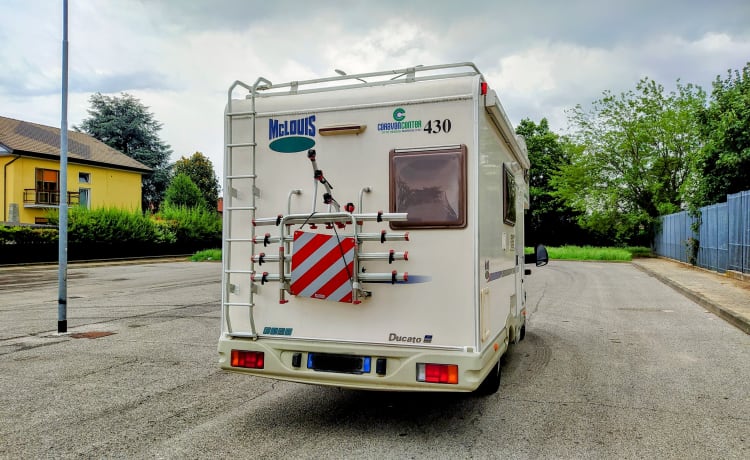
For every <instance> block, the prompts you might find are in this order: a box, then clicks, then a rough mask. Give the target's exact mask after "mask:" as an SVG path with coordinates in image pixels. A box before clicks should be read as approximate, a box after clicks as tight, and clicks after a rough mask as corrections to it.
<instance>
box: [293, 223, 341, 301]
mask: <svg viewBox="0 0 750 460" xmlns="http://www.w3.org/2000/svg"><path fill="white" fill-rule="evenodd" d="M353 261H354V238H341V240H340V241H339V239H338V237H337V236H335V235H325V234H321V233H312V232H302V231H299V230H298V231H295V232H294V246H293V251H292V274H291V286H290V290H291V292H292V294H294V295H297V296H301V297H312V298H315V299H328V300H334V301H338V302H351V301H352V283H351V274H352V271H353V268H354V265H353Z"/></svg>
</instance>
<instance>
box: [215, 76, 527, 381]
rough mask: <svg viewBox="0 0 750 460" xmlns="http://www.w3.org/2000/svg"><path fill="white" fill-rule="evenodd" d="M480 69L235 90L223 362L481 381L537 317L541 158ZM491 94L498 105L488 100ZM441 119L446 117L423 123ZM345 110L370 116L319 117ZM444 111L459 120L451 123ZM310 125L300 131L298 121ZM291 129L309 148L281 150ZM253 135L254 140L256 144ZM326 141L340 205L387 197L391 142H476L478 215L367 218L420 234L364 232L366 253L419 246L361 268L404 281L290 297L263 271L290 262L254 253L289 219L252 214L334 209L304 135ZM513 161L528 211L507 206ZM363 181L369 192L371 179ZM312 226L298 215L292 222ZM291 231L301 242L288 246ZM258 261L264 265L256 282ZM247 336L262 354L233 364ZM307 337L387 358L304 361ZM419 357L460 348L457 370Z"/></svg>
mask: <svg viewBox="0 0 750 460" xmlns="http://www.w3.org/2000/svg"><path fill="white" fill-rule="evenodd" d="M481 82H482V77H481V74H479V73H476V72H475V73H474V74H473V75H464V76H457V75H448V76H447V77H446V78H440V79H433V80H426V81H420V80H419V79H416V81H408V82H407V81H403V80H402V81H401V82H398V83H394V82H391V81H388V82H387V84H382V85H361V86H359V87H356V86H355V87H352V85H349V86H347V87H342V88H338V89H336V88H333V89H331V88H329V89H327V90H320V91H312V92H309V93H301V94H295V93H293V92H292V91H286V92H281V93H280V92H271V91H269V92H268V93H267V94H265V93H263V92H259V93H258V94H257V95H256V97H255V98H254V99H253V98H250V99H245V100H232V101H231V102H230V104H229V107H228V111H231V114H230V115H229V116H228V117H227V119H228V120H230V121H229V122H228V125H227V144H228V145H229V147H228V149H227V160H226V164H225V174H226V175H227V176H228V177H227V178H225V188H224V196H225V198H224V200H225V221H224V224H225V229H224V233H225V244H224V277H223V284H224V296H223V303H224V305H223V314H222V334H221V338H220V342H219V352H220V355H221V365H222V367H223V368H225V369H228V370H233V371H245V372H251V373H253V374H256V375H262V376H268V377H274V378H282V379H287V380H295V381H302V382H310V383H318V384H329V385H339V386H346V387H358V388H370V389H406V390H425V391H429V390H438V391H451V390H456V391H469V390H473V389H475V388H476V387H477V386H478V384H479V383H480V382H481V381H482V378H483V377H484V376H485V375H486V374H487V372H489V369H490V368H491V367H492V365H493V364H494V363H495V362H497V359H499V357H500V356H501V355H502V353H504V352H505V350H506V349H507V345H508V342H509V340H511V339H512V338H513V337H514V335H516V336H517V334H518V333H519V329H520V327H522V326H523V324H524V316H523V315H524V314H525V312H524V311H523V308H524V307H523V304H522V302H523V299H524V297H525V296H524V295H523V292H522V288H523V285H522V283H523V280H522V277H523V262H522V261H523V203H522V197H523V196H524V194H526V195H527V193H528V192H527V191H525V190H524V188H525V187H526V184H525V181H524V174H523V173H524V171H525V170H527V169H528V159H527V158H526V153H525V151H523V150H522V148H521V147H519V145H518V143H517V142H516V140H515V137H514V136H513V129H512V127H511V126H510V124H509V123H508V122H507V118H505V116H504V114H503V113H502V109H500V108H499V105H495V101H494V93H492V92H490V94H489V95H488V96H484V95H482V94H481V92H480V88H481ZM487 102H489V103H491V105H492V106H493V108H494V109H493V110H494V113H493V110H488V109H487V108H486V107H485V105H486V103H487ZM253 106H254V107H255V111H254V112H255V116H253V115H252V113H253ZM397 110H398V112H396V111H397ZM241 114H247V115H241ZM498 114H500V116H498ZM399 118H400V119H401V121H402V124H401V125H400V127H401V128H403V127H406V129H382V128H398V127H399V125H387V124H388V123H396V121H397V120H399ZM298 120H299V121H298ZM435 120H437V122H435V125H440V126H441V129H440V132H433V133H430V132H428V131H425V128H426V127H427V123H428V122H429V121H435ZM446 120H447V121H448V123H447V124H446V123H445V121H446ZM275 123H279V124H280V125H281V126H282V128H281V130H279V129H276V126H277V125H276V124H275ZM285 123H286V124H285ZM293 125H294V127H292V126H293ZM342 125H349V126H352V125H356V126H360V127H361V126H364V127H365V128H364V130H363V131H362V132H360V133H358V134H344V135H321V134H320V132H321V131H320V130H321V129H325V128H331V127H340V126H342ZM283 126H286V128H285V131H284V128H283ZM444 126H449V130H448V132H445V131H446V130H445V129H442V128H443V127H444ZM379 128H381V129H379ZM499 128H502V129H504V130H505V132H502V130H501V129H499ZM292 131H293V132H292ZM298 131H303V132H302V133H301V134H302V135H301V136H299V135H297V134H298ZM433 131H436V130H434V129H433ZM285 133H286V134H290V133H291V134H292V135H291V136H287V137H297V138H301V139H302V143H303V144H305V148H304V149H302V150H300V151H297V152H292V153H280V152H277V151H274V150H272V148H271V145H272V142H273V141H275V140H277V139H281V138H284V137H285V136H283V135H281V136H279V137H275V136H276V135H278V134H285ZM295 135H297V136H295ZM253 141H255V144H256V145H255V146H253V145H247V144H253ZM313 142H314V147H313V148H314V149H315V150H316V152H317V155H316V161H317V166H318V168H319V169H320V170H322V171H323V175H324V176H325V178H326V180H327V181H328V182H329V183H330V184H331V185H332V187H333V189H332V195H333V197H334V198H335V199H336V200H337V201H338V202H339V203H340V204H341V205H342V207H343V205H344V204H346V203H348V202H351V203H354V204H355V206H356V209H355V211H354V214H355V215H356V214H358V213H377V212H378V211H383V212H386V213H388V212H389V207H390V193H391V188H390V174H391V173H390V170H389V168H390V157H389V152H391V151H392V150H394V149H425V148H436V147H445V146H457V145H461V146H465V149H466V165H465V167H466V179H465V180H466V190H465V197H466V198H465V202H466V225H465V226H464V227H463V228H429V229H407V230H400V229H392V228H390V227H389V223H388V222H374V221H373V222H365V223H364V224H363V225H362V226H360V227H358V231H357V232H358V233H370V234H377V233H380V232H381V231H382V230H386V231H387V232H388V233H403V232H404V231H407V232H408V233H409V241H386V242H385V243H382V244H381V242H380V241H366V242H363V243H362V244H361V246H360V248H359V252H360V253H377V252H388V251H389V250H394V251H396V252H397V253H399V252H408V260H396V261H393V263H389V262H388V260H360V261H359V262H358V265H355V266H357V269H358V270H357V272H358V273H361V272H363V270H362V269H363V268H364V272H365V273H368V274H373V273H383V274H389V273H391V271H392V270H397V271H398V272H399V273H402V272H408V281H407V282H397V283H395V284H391V283H390V282H386V283H374V282H373V283H370V282H367V283H362V288H363V289H364V290H366V291H368V292H369V293H370V296H369V297H366V298H362V299H361V303H351V302H336V301H331V300H320V299H316V298H310V297H302V296H296V295H292V294H291V293H290V292H289V291H286V292H284V293H283V297H282V293H281V288H282V286H283V284H282V283H280V282H278V281H266V282H262V283H261V282H259V280H260V279H261V277H262V275H261V273H262V272H264V271H267V272H268V273H269V274H271V275H273V274H277V275H278V274H279V273H280V272H282V271H283V272H284V273H289V271H290V266H289V265H288V264H287V265H286V266H284V267H282V265H280V264H279V262H275V261H274V262H266V263H264V264H262V265H261V264H259V263H258V262H253V256H254V255H255V256H256V257H257V255H258V254H260V253H261V252H264V253H265V254H266V255H273V256H275V255H278V253H279V252H278V251H279V247H280V246H284V245H280V244H278V243H275V244H269V245H268V246H267V247H264V244H263V243H262V240H263V235H264V234H265V233H266V232H268V233H270V234H271V235H272V236H279V235H281V233H282V228H281V227H282V226H276V225H273V224H271V225H264V226H257V227H253V226H252V224H251V223H252V222H253V219H259V220H262V219H263V218H273V217H275V216H277V215H288V214H295V215H310V214H311V213H312V212H313V206H315V210H316V211H317V212H318V213H325V212H328V211H330V208H329V206H327V205H325V204H323V202H322V196H323V192H325V190H324V187H323V185H321V184H320V183H317V187H316V181H315V180H314V178H313V168H312V166H311V162H310V160H308V158H307V148H306V147H307V146H308V145H309V144H310V143H313ZM276 148H278V146H277V147H276ZM287 148H288V147H287ZM503 164H505V165H506V167H507V168H509V169H510V170H513V171H514V174H515V184H516V188H517V190H516V192H515V194H514V196H515V202H514V203H513V208H514V209H513V214H514V215H515V216H516V217H515V221H516V223H515V226H513V225H507V224H506V223H504V219H503ZM253 187H255V189H254V188H253ZM365 187H366V188H368V189H369V192H363V191H362V190H363V188H365ZM316 188H317V190H316ZM253 190H255V193H253ZM292 191H299V192H292ZM360 196H362V209H359V207H360V203H359V199H360ZM313 203H314V204H313ZM300 228H301V225H300V224H299V223H297V224H295V225H293V226H291V227H288V228H285V229H284V232H285V233H286V234H290V233H293V231H294V230H298V229H300ZM303 230H305V231H310V232H315V233H324V234H331V235H335V236H336V237H342V236H343V235H351V234H352V233H353V225H351V224H350V225H347V226H346V228H337V229H336V230H335V231H334V230H332V229H325V228H324V226H323V225H318V228H317V229H316V230H310V229H309V225H305V228H303ZM252 237H259V239H258V240H256V241H258V242H256V243H254V244H253V243H251V242H249V241H248V240H249V239H250V238H252ZM293 247H294V245H292V244H288V245H287V250H288V252H291V251H289V250H293ZM288 252H287V255H288ZM519 261H520V262H519ZM250 272H254V273H256V275H255V276H254V279H255V280H256V281H255V282H253V281H251V276H250ZM271 277H273V276H271ZM282 298H283V302H280V300H281V299H282ZM237 349H240V350H257V351H263V352H264V353H265V355H266V357H265V366H264V369H256V370H249V369H240V368H236V367H232V366H231V363H230V362H229V354H230V351H231V350H237ZM309 353H332V354H337V355H341V354H346V355H353V356H367V357H372V359H373V362H374V360H376V359H377V358H381V359H384V360H385V362H387V366H386V372H385V373H381V374H377V375H376V373H375V372H374V370H373V371H372V372H368V373H346V372H320V371H317V370H313V369H308V368H306V366H305V362H306V358H307V354H309ZM294 354H301V355H302V365H301V366H293V365H292V356H293V355H294ZM418 362H420V363H424V362H427V363H455V364H458V365H459V377H458V379H459V381H458V384H454V385H441V384H434V383H432V384H431V383H423V382H417V381H416V380H415V372H416V370H415V369H416V363H418ZM373 368H374V364H373Z"/></svg>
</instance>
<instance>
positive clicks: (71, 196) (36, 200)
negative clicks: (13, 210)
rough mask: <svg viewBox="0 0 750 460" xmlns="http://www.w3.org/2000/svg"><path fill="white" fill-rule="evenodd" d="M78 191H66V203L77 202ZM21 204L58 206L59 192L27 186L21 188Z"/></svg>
mask: <svg viewBox="0 0 750 460" xmlns="http://www.w3.org/2000/svg"><path fill="white" fill-rule="evenodd" d="M79 203H80V193H78V192H68V204H69V205H71V204H79ZM23 204H24V206H42V207H45V206H49V207H54V206H60V192H48V191H44V190H36V189H33V188H27V189H24V190H23Z"/></svg>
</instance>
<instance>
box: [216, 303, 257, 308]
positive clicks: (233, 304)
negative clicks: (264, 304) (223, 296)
mask: <svg viewBox="0 0 750 460" xmlns="http://www.w3.org/2000/svg"><path fill="white" fill-rule="evenodd" d="M224 305H225V306H227V307H248V308H251V307H254V306H255V304H253V303H247V302H225V303H224Z"/></svg>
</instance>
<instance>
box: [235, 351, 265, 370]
mask: <svg viewBox="0 0 750 460" xmlns="http://www.w3.org/2000/svg"><path fill="white" fill-rule="evenodd" d="M263 364H264V356H263V352H262V351H245V350H232V367H246V368H248V369H263Z"/></svg>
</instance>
